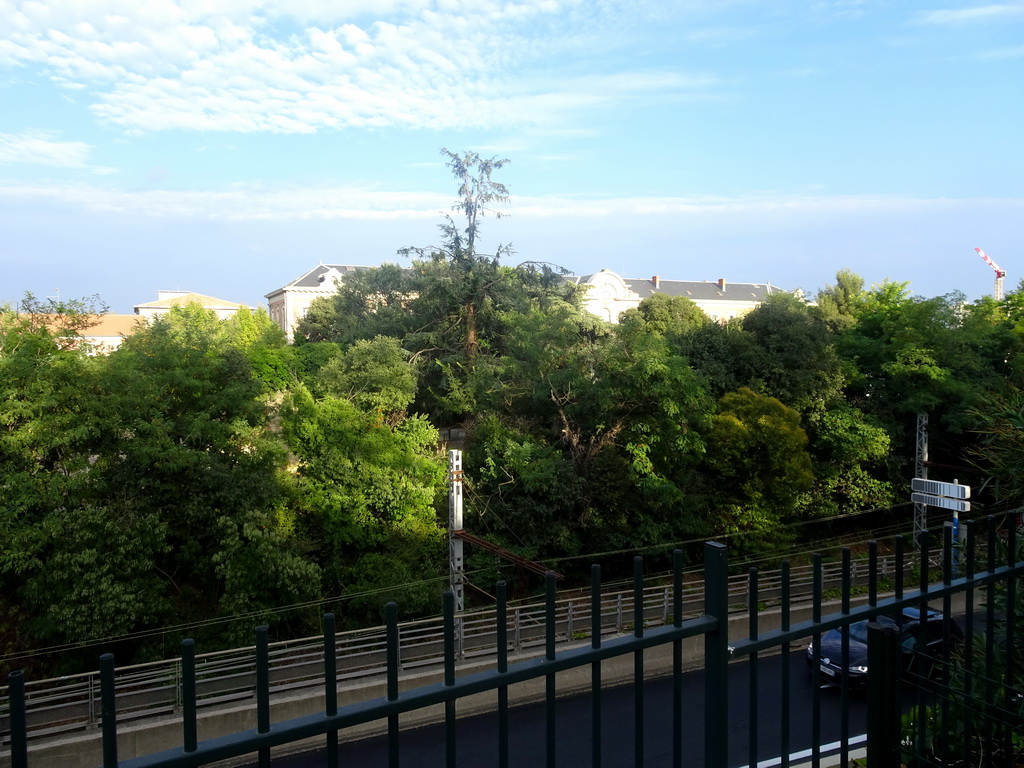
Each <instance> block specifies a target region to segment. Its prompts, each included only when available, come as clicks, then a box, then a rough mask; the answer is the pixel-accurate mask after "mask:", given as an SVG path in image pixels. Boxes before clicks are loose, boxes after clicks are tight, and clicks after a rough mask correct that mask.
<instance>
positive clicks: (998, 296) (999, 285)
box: [974, 248, 1006, 301]
mask: <svg viewBox="0 0 1024 768" xmlns="http://www.w3.org/2000/svg"><path fill="white" fill-rule="evenodd" d="M974 250H976V251H977V252H978V255H979V256H981V258H983V259H984V260H985V263H986V264H988V265H989V266H990V267H992V271H993V272H995V273H996V284H995V288H993V290H992V298H993V299H995V300H996V301H1002V300H1003V278H1004V277H1006V270H1004V269H1000V268H999V265H998V264H996V263H995V262H994V261H992V257H991V256H989V255H988V254H987V253H985V252H984V251H983V250H981V248H975V249H974Z"/></svg>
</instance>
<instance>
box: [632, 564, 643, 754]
mask: <svg viewBox="0 0 1024 768" xmlns="http://www.w3.org/2000/svg"><path fill="white" fill-rule="evenodd" d="M643 636H644V559H643V558H642V557H634V558H633V637H643ZM643 764H644V652H643V650H639V651H634V652H633V765H643Z"/></svg>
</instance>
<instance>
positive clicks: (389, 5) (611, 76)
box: [0, 0, 710, 133]
mask: <svg viewBox="0 0 1024 768" xmlns="http://www.w3.org/2000/svg"><path fill="white" fill-rule="evenodd" d="M622 12H623V9H622V8H618V7H617V3H615V2H612V3H608V4H603V5H600V6H593V7H591V6H588V5H587V4H585V3H583V2H582V0H521V1H520V2H506V1H503V0H472V1H471V0H387V1H385V2H379V1H378V0H356V1H355V2H346V3H338V2H333V0H219V2H217V3H215V4H211V3H207V2H199V0H181V1H180V2H172V1H171V0H152V1H151V2H146V3H137V2H128V1H126V0H53V2H49V3H46V4H43V3H36V2H29V3H23V4H20V5H19V6H17V7H15V6H14V5H13V4H12V0H0V18H12V19H13V20H14V21H13V23H12V24H10V25H9V26H7V28H6V29H0V66H4V65H7V66H21V65H34V66H38V67H42V68H43V70H44V72H46V73H47V74H49V76H50V77H51V78H52V79H53V80H54V82H56V83H58V84H59V85H62V86H63V87H67V88H81V87H82V86H83V85H86V86H88V94H89V96H90V97H91V98H92V109H93V111H94V113H95V114H96V115H97V116H98V117H100V118H101V119H102V120H103V121H105V122H108V123H111V124H114V125H117V126H121V127H123V128H125V129H127V130H129V131H160V130H169V129H193V130H220V131H232V132H252V131H267V132H286V133H301V132H311V131H316V130H320V129H324V128H338V127H347V126H351V127H362V126H374V127H377V126H395V125H397V126H402V127H416V128H433V129H444V128H466V127H493V126H497V125H508V124H509V123H513V124H519V125H528V126H530V125H532V126H546V127H558V126H559V124H560V123H561V121H562V118H563V117H564V115H565V113H566V112H567V111H568V110H573V109H581V108H588V107H590V106H593V105H595V104H604V103H607V102H608V101H610V100H612V99H625V98H635V97H636V95H637V94H646V95H648V96H653V95H656V94H662V93H674V92H677V91H680V90H682V91H688V90H689V91H692V90H694V89H699V88H703V87H707V86H709V85H710V83H709V82H706V81H700V80H689V81H688V80H686V79H684V78H681V77H680V76H679V75H677V74H676V73H673V72H643V73H636V74H629V73H615V72H611V73H608V75H607V76H606V77H588V78H573V77H571V76H566V77H563V78H561V79H558V78H552V76H551V75H552V68H553V67H555V66H557V65H555V64H554V63H553V61H554V57H556V56H557V55H558V54H560V53H561V52H565V51H574V52H580V51H583V52H586V53H588V54H591V55H592V54H593V52H594V51H597V50H609V49H611V48H614V46H615V45H617V44H621V43H620V42H618V39H617V38H618V35H617V32H618V31H619V30H618V29H616V28H615V23H619V22H621V19H622ZM613 22H615V23H613Z"/></svg>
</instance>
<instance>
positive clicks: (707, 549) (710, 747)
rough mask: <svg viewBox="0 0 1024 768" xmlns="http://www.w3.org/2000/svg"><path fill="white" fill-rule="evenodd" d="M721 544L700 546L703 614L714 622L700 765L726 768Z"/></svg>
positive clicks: (707, 638) (725, 589)
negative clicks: (702, 554) (701, 553)
mask: <svg viewBox="0 0 1024 768" xmlns="http://www.w3.org/2000/svg"><path fill="white" fill-rule="evenodd" d="M728 565H729V563H728V553H727V551H726V548H725V545H724V544H719V543H718V542H713V541H712V542H708V543H706V544H705V545H704V614H705V615H706V616H709V617H711V618H714V619H715V620H716V621H717V625H716V627H715V629H713V630H711V631H710V632H708V633H707V634H705V635H704V669H705V678H704V681H705V682H704V686H705V687H704V765H705V766H707V768H726V766H727V760H728V751H729V750H728V747H729V728H728V722H729V668H728V667H729V567H728Z"/></svg>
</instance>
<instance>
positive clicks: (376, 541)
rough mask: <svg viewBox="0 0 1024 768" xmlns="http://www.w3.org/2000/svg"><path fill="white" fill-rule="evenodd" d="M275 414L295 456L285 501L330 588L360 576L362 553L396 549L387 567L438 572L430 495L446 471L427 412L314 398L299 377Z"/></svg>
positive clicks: (387, 554) (439, 491) (346, 587)
mask: <svg viewBox="0 0 1024 768" xmlns="http://www.w3.org/2000/svg"><path fill="white" fill-rule="evenodd" d="M281 421H282V430H283V435H284V438H285V440H286V441H287V443H288V446H289V447H290V448H291V450H292V451H293V452H294V454H295V457H296V459H297V464H296V466H295V467H294V471H295V489H294V497H293V500H292V507H293V509H294V511H295V513H296V516H297V521H298V525H299V527H300V529H301V531H302V532H303V534H304V537H305V539H306V540H307V541H308V542H310V547H311V551H310V554H311V556H312V557H314V558H315V559H316V560H317V562H318V563H319V564H320V566H321V568H322V569H323V572H324V588H325V590H326V591H327V592H328V593H329V594H340V593H341V592H343V591H350V590H351V589H352V588H354V587H353V583H354V582H358V583H364V582H365V581H366V578H365V574H363V575H361V574H360V570H359V567H360V566H359V564H360V563H363V565H368V564H369V563H370V560H365V561H364V558H367V557H369V556H370V555H379V556H381V557H384V558H385V559H387V558H399V559H400V558H401V553H402V552H403V551H404V552H406V554H408V556H409V563H407V564H406V566H407V567H405V568H402V569H398V568H394V569H392V571H393V572H394V574H397V573H399V572H400V571H408V569H409V568H412V569H413V570H414V571H415V572H417V573H418V574H420V576H422V577H427V578H429V577H434V576H436V575H437V568H438V567H439V564H440V563H441V562H443V554H442V549H441V548H440V542H441V530H440V528H439V527H438V525H437V517H436V514H435V502H436V500H437V499H438V498H439V497H440V496H442V495H443V492H444V482H445V477H446V473H445V466H444V464H443V462H442V459H441V457H440V456H439V455H438V452H437V447H436V446H437V431H436V430H435V429H434V428H433V427H431V426H430V424H429V423H428V422H427V421H426V419H424V418H423V417H421V416H410V417H406V418H403V419H392V420H386V419H384V418H383V416H382V414H381V413H379V412H378V411H377V410H376V409H374V410H372V411H367V410H363V409H362V408H361V407H360V406H359V405H358V404H357V403H356V402H355V400H350V399H348V398H343V397H336V396H333V395H326V396H324V397H322V398H319V399H314V398H313V397H312V395H311V394H310V393H309V392H308V391H307V390H306V389H305V388H304V387H301V386H299V387H297V388H295V390H293V391H292V392H291V393H290V394H289V395H288V396H287V397H286V399H285V401H284V404H283V406H282V409H281ZM377 562H380V559H379V558H378V561H377ZM415 563H418V565H416V566H415V567H414V564H415ZM388 578H390V576H388V577H387V578H385V581H386V580H387V579H388ZM390 583H391V584H395V583H396V582H394V581H392V582H390ZM379 585H380V584H379V583H378V586H379ZM372 615H373V616H375V615H376V612H374V613H373V614H372Z"/></svg>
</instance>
